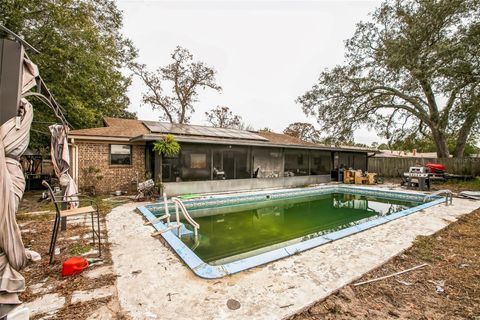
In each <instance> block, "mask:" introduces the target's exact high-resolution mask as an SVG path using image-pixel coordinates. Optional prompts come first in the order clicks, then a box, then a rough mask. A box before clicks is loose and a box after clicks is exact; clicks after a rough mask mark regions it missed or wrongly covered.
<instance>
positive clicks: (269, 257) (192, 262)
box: [137, 185, 445, 279]
mask: <svg viewBox="0 0 480 320" xmlns="http://www.w3.org/2000/svg"><path fill="white" fill-rule="evenodd" d="M342 189H343V190H345V189H347V190H349V191H354V192H356V193H358V194H359V195H361V194H370V195H371V194H372V193H376V194H375V196H379V197H381V196H382V194H383V196H384V197H385V196H386V197H388V196H390V198H395V199H398V198H400V199H399V200H402V199H408V198H410V199H412V198H416V199H417V201H418V199H420V198H421V197H424V199H426V198H427V197H431V198H433V199H434V200H432V201H429V202H425V203H423V204H420V205H418V206H415V207H412V208H408V209H405V210H402V211H399V212H396V213H393V214H391V215H389V216H385V217H379V218H376V219H373V220H369V221H366V222H363V223H360V224H358V225H354V226H351V227H347V228H345V229H342V230H339V231H334V232H331V233H327V234H324V235H321V236H318V237H315V238H312V239H308V240H305V241H302V242H299V243H294V244H291V245H287V246H285V247H282V248H278V249H274V250H271V251H267V252H264V253H261V254H258V255H255V256H251V257H247V258H244V259H240V260H238V261H233V262H230V263H226V264H221V265H210V264H208V263H206V262H204V261H203V260H202V259H200V258H199V257H198V256H197V255H196V254H195V253H194V252H193V251H192V250H191V249H190V248H189V247H188V246H186V245H185V244H184V243H183V241H182V240H180V239H179V238H178V237H177V236H176V235H175V234H174V233H173V232H172V231H167V232H163V233H162V234H161V235H162V237H163V238H164V239H165V241H166V242H167V243H168V244H169V245H170V247H171V248H172V249H173V250H174V251H175V253H176V254H177V255H178V256H179V257H180V258H181V260H183V262H184V263H185V264H186V265H187V266H188V267H189V268H190V269H191V270H192V271H193V272H194V273H195V274H196V275H197V276H199V277H201V278H204V279H218V278H222V277H225V276H227V275H230V274H234V273H238V272H240V271H243V270H247V269H250V268H253V267H257V266H261V265H264V264H267V263H269V262H272V261H276V260H279V259H282V258H286V257H289V256H292V255H295V254H298V253H300V252H303V251H306V250H309V249H312V248H315V247H318V246H321V245H324V244H327V243H330V242H333V241H335V240H338V239H341V238H344V237H347V236H350V235H353V234H356V233H359V232H361V231H365V230H368V229H371V228H373V227H376V226H379V225H382V224H385V223H387V222H389V221H393V220H396V219H399V218H401V217H404V216H408V215H410V214H412V213H415V212H418V211H420V210H423V209H426V208H429V207H432V206H435V205H437V204H440V203H443V202H445V198H444V197H440V196H432V195H428V194H421V193H413V192H405V191H397V190H385V189H379V188H370V187H369V188H365V187H363V188H362V187H356V186H345V185H335V186H328V185H327V186H317V187H309V188H302V189H298V188H295V189H280V190H270V191H261V192H251V193H241V194H242V195H243V197H248V194H252V195H255V196H257V195H264V194H273V193H277V194H285V193H289V192H290V194H291V193H292V192H295V193H297V194H298V193H306V194H315V192H317V193H318V194H322V192H323V193H330V192H335V191H337V192H338V191H341V190H342ZM310 191H312V192H310ZM394 196H395V197H394ZM236 198H238V196H237V197H235V196H230V195H229V196H227V197H225V196H218V197H215V196H213V197H210V198H209V199H214V200H215V199H216V200H217V201H224V200H225V199H236ZM201 201H203V202H204V203H205V199H202V198H200V199H194V200H190V201H189V203H190V204H192V203H195V202H201ZM185 202H187V201H185ZM223 203H225V202H223ZM150 206H151V205H150ZM148 207H149V205H146V206H139V207H137V209H138V210H139V211H140V212H141V213H142V214H143V216H144V217H145V218H146V219H147V220H148V221H149V222H152V225H153V227H154V228H155V229H156V230H157V231H162V230H165V229H166V228H167V226H166V225H165V224H164V223H163V222H161V221H157V220H156V218H157V217H156V216H155V215H154V214H153V213H152V212H151V211H150V210H148Z"/></svg>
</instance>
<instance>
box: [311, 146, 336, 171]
mask: <svg viewBox="0 0 480 320" xmlns="http://www.w3.org/2000/svg"><path fill="white" fill-rule="evenodd" d="M331 169H332V154H331V153H330V151H317V150H312V151H310V174H312V175H317V174H330V170H331Z"/></svg>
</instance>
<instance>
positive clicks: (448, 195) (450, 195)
mask: <svg viewBox="0 0 480 320" xmlns="http://www.w3.org/2000/svg"><path fill="white" fill-rule="evenodd" d="M441 195H444V196H445V205H446V206H448V205H449V204H450V205H451V204H452V203H453V192H452V191H450V190H448V189H444V190H438V191H436V192H434V193H431V194H428V195H426V196H425V198H424V199H423V202H426V201H427V199H429V198H431V197H433V196H441Z"/></svg>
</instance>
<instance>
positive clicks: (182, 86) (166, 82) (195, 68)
mask: <svg viewBox="0 0 480 320" xmlns="http://www.w3.org/2000/svg"><path fill="white" fill-rule="evenodd" d="M171 58H172V60H173V61H172V63H170V64H168V65H166V66H165V67H160V68H158V69H157V70H156V71H155V72H152V71H148V69H147V67H146V65H144V64H140V63H133V64H131V69H132V70H133V72H134V73H135V74H136V75H138V76H139V77H140V78H141V79H142V81H143V83H144V85H145V86H146V88H147V90H146V91H145V92H144V93H143V97H142V101H143V103H144V104H147V105H150V106H151V107H152V108H153V109H156V110H160V111H161V112H162V116H161V119H162V120H166V121H168V122H170V123H188V122H190V116H191V114H192V113H193V112H195V108H194V104H195V102H197V101H198V90H199V89H206V88H210V89H213V90H216V91H220V90H221V89H222V88H221V87H220V86H219V85H218V84H217V83H216V79H215V74H216V71H215V70H214V69H213V68H212V67H209V66H207V65H206V64H205V63H204V62H201V61H194V59H193V55H192V54H191V53H190V51H188V50H187V49H185V48H182V47H180V46H177V47H176V49H175V50H174V51H173V53H172V54H171Z"/></svg>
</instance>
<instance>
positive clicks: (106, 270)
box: [82, 265, 113, 279]
mask: <svg viewBox="0 0 480 320" xmlns="http://www.w3.org/2000/svg"><path fill="white" fill-rule="evenodd" d="M94 266H95V265H94ZM112 273H113V269H112V266H102V267H96V268H94V269H91V270H88V271H86V272H83V273H82V276H83V277H87V278H90V279H97V278H100V277H103V276H106V275H110V274H112Z"/></svg>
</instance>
